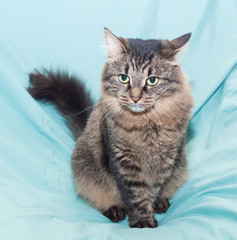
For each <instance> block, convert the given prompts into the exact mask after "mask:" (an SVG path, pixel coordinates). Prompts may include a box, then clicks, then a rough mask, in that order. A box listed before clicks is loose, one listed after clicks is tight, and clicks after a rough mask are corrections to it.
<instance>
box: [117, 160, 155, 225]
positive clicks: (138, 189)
mask: <svg viewBox="0 0 237 240" xmlns="http://www.w3.org/2000/svg"><path fill="white" fill-rule="evenodd" d="M117 163H119V164H118V165H117V167H116V171H114V177H115V179H116V182H117V185H118V189H119V191H120V195H121V198H122V201H123V203H124V206H125V208H126V212H127V214H128V220H129V225H130V227H137V228H144V227H149V228H155V227H157V226H158V224H157V221H156V220H155V219H154V210H153V202H154V200H155V199H154V194H153V193H152V189H151V187H150V186H149V185H148V184H147V182H146V181H145V175H144V173H143V172H142V170H141V168H140V167H139V166H136V165H134V164H132V161H129V160H128V159H127V160H123V161H117Z"/></svg>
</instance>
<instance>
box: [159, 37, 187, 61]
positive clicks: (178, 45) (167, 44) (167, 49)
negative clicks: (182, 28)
mask: <svg viewBox="0 0 237 240" xmlns="http://www.w3.org/2000/svg"><path fill="white" fill-rule="evenodd" d="M190 38H191V33H187V34H184V35H182V36H181V37H178V38H175V39H174V40H172V41H168V40H165V41H163V49H162V50H161V53H162V55H163V56H165V57H169V58H172V57H174V56H175V55H176V54H177V53H178V52H180V51H182V50H183V49H184V48H185V47H186V46H187V44H188V42H189V40H190Z"/></svg>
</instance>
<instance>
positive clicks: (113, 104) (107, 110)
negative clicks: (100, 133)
mask: <svg viewBox="0 0 237 240" xmlns="http://www.w3.org/2000/svg"><path fill="white" fill-rule="evenodd" d="M116 104H117V102H112V103H110V104H109V107H112V106H115V105H116ZM109 107H107V108H106V109H105V111H103V112H102V113H101V116H102V115H104V116H103V117H102V118H101V117H100V120H99V123H98V126H97V130H99V127H100V125H101V123H102V122H103V121H104V119H105V118H106V117H107V116H108V115H109V114H110V113H111V112H113V109H108V108H109Z"/></svg>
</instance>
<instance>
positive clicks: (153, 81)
mask: <svg viewBox="0 0 237 240" xmlns="http://www.w3.org/2000/svg"><path fill="white" fill-rule="evenodd" d="M158 81H159V78H158V77H150V78H148V79H147V80H146V83H147V84H148V85H150V86H154V85H156V84H157V83H158Z"/></svg>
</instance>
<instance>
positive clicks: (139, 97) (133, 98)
mask: <svg viewBox="0 0 237 240" xmlns="http://www.w3.org/2000/svg"><path fill="white" fill-rule="evenodd" d="M130 98H131V99H132V100H133V102H135V103H137V102H138V101H139V100H140V99H141V98H142V97H141V96H130Z"/></svg>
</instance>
